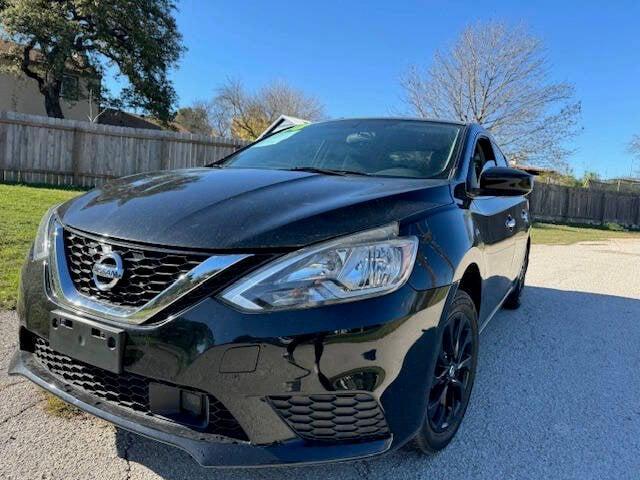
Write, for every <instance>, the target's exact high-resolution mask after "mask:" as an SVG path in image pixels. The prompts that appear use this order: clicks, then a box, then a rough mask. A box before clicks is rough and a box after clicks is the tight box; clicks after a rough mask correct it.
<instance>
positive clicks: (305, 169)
mask: <svg viewBox="0 0 640 480" xmlns="http://www.w3.org/2000/svg"><path fill="white" fill-rule="evenodd" d="M288 170H290V171H292V172H309V173H319V174H321V175H340V176H345V175H362V176H365V177H368V176H370V175H369V174H368V173H364V172H357V171H355V170H333V169H330V168H318V167H294V168H289V169H288Z"/></svg>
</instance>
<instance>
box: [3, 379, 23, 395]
mask: <svg viewBox="0 0 640 480" xmlns="http://www.w3.org/2000/svg"><path fill="white" fill-rule="evenodd" d="M23 383H27V381H26V380H19V381H17V382H12V383H7V384H5V385H2V386H1V387H0V392H4V391H5V390H6V389H7V388H9V387H15V386H16V385H22V384H23Z"/></svg>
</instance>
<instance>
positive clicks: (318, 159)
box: [224, 120, 461, 178]
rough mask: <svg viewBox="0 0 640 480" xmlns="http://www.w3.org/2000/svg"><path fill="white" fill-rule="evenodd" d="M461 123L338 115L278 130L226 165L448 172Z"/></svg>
mask: <svg viewBox="0 0 640 480" xmlns="http://www.w3.org/2000/svg"><path fill="white" fill-rule="evenodd" d="M460 130H461V127H460V126H457V125H450V124H440V123H434V122H423V121H412V120H338V121H333V122H324V123H318V124H311V125H305V126H297V127H293V128H290V129H288V130H285V131H283V132H279V133H276V134H274V135H272V136H270V137H268V138H266V139H264V140H262V141H260V142H258V143H256V144H255V145H253V146H251V147H249V148H247V149H246V150H243V151H242V152H239V153H237V154H236V155H234V156H232V157H231V158H229V159H228V160H227V161H226V162H225V163H224V166H225V167H226V168H266V169H280V170H291V169H297V168H318V169H325V170H337V171H352V172H359V173H363V174H368V175H380V176H396V177H411V178H437V177H442V176H445V175H446V174H447V172H448V169H449V167H450V164H451V157H452V156H453V153H454V150H455V148H456V146H457V142H458V137H459V136H460Z"/></svg>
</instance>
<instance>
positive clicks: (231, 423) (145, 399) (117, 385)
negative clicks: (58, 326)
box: [34, 337, 247, 440]
mask: <svg viewBox="0 0 640 480" xmlns="http://www.w3.org/2000/svg"><path fill="white" fill-rule="evenodd" d="M34 354H35V356H36V358H37V359H38V361H39V362H40V364H42V366H44V367H45V368H47V369H48V370H49V371H50V372H51V373H52V374H54V375H56V376H58V377H61V378H62V379H64V380H65V381H66V382H68V383H70V384H72V385H75V386H76V387H79V388H81V389H82V390H85V391H86V392H88V393H89V394H91V395H95V396H96V397H99V398H101V399H103V400H105V401H107V402H112V403H114V404H117V405H119V406H121V407H125V408H129V409H131V410H135V411H137V412H141V413H145V414H150V413H151V411H150V407H149V383H150V382H151V380H149V379H148V378H146V377H143V376H141V375H135V374H132V373H126V372H125V373H121V374H116V373H112V372H109V371H107V370H103V369H101V368H98V367H94V366H92V365H88V364H86V363H83V362H79V361H77V360H74V359H72V358H70V357H67V356H66V355H63V354H61V353H58V352H56V351H54V350H52V349H51V347H50V346H49V343H48V342H47V341H46V340H44V339H42V338H40V337H36V338H35V348H34ZM152 381H153V382H157V380H152ZM158 383H162V382H158ZM168 385H169V384H168ZM172 386H175V385H172ZM208 398H209V423H208V426H207V428H206V431H207V432H208V433H213V434H218V435H224V436H226V437H231V438H236V439H238V440H247V436H246V434H245V433H244V431H243V430H242V427H240V425H239V424H238V422H237V421H236V419H235V418H234V417H233V415H231V413H230V412H229V411H228V410H227V409H226V408H225V407H224V405H222V403H220V401H218V400H217V399H216V398H215V397H213V396H212V395H208Z"/></svg>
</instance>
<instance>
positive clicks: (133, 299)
mask: <svg viewBox="0 0 640 480" xmlns="http://www.w3.org/2000/svg"><path fill="white" fill-rule="evenodd" d="M64 245H65V256H66V259H67V265H68V268H69V275H70V276H71V280H72V281H73V284H74V286H75V288H76V290H78V292H80V293H81V294H83V295H86V296H88V297H91V298H93V299H95V300H99V301H103V302H108V303H111V304H114V305H119V306H126V307H141V306H142V305H144V304H146V303H148V302H149V301H150V300H151V299H153V298H154V297H155V296H156V295H158V294H159V293H160V292H162V291H163V290H165V289H166V288H167V287H169V286H170V285H171V284H173V283H174V282H175V281H176V280H177V279H178V278H179V277H180V276H181V275H183V274H185V273H187V272H188V271H189V270H191V269H193V268H194V267H196V266H198V265H199V264H200V263H201V262H202V261H204V260H205V259H206V258H207V256H206V255H199V254H192V253H182V252H166V251H162V250H153V249H147V248H144V247H138V246H131V245H120V244H115V243H114V244H110V243H109V242H108V241H107V242H102V241H99V240H97V239H95V238H92V237H88V236H84V235H81V234H78V233H76V232H74V231H70V230H64ZM105 250H112V251H114V252H117V253H118V254H119V255H120V256H121V257H122V261H123V264H124V276H123V278H122V279H121V280H120V281H118V283H117V284H116V285H115V286H114V287H113V288H111V289H110V290H107V291H102V290H99V289H98V288H97V287H96V285H95V283H94V281H93V273H92V268H93V265H94V264H95V263H96V261H98V260H99V259H100V258H101V257H102V255H103V254H104V252H105Z"/></svg>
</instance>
